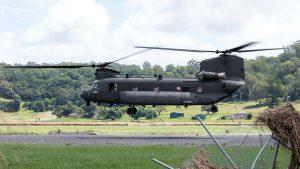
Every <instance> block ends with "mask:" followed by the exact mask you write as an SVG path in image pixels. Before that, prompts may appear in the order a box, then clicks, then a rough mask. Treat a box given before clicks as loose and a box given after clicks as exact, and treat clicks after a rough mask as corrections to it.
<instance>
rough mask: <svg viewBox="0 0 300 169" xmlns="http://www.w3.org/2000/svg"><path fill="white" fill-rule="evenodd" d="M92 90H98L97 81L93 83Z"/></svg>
mask: <svg viewBox="0 0 300 169" xmlns="http://www.w3.org/2000/svg"><path fill="white" fill-rule="evenodd" d="M92 88H93V89H98V88H99V81H94V83H93V85H92Z"/></svg>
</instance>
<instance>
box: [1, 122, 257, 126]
mask: <svg viewBox="0 0 300 169" xmlns="http://www.w3.org/2000/svg"><path fill="white" fill-rule="evenodd" d="M205 124H206V125H209V126H262V125H260V124H251V123H250V124H249V123H247V124H244V123H205ZM199 125H200V124H199V123H141V122H129V123H125V122H120V123H112V122H97V123H91V122H22V123H19V122H17V123H9V122H5V123H0V126H199Z"/></svg>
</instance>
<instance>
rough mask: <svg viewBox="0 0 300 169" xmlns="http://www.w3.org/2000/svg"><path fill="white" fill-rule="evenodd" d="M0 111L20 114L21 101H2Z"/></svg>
mask: <svg viewBox="0 0 300 169" xmlns="http://www.w3.org/2000/svg"><path fill="white" fill-rule="evenodd" d="M0 109H1V110H3V111H5V112H18V111H19V110H20V101H18V100H12V101H1V102H0Z"/></svg>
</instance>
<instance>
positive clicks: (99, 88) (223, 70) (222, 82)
mask: <svg viewBox="0 0 300 169" xmlns="http://www.w3.org/2000/svg"><path fill="white" fill-rule="evenodd" d="M253 44H256V42H250V43H247V44H244V45H240V46H237V47H235V48H231V49H227V50H193V49H176V48H162V47H144V46H136V48H144V49H145V50H142V51H139V52H136V53H134V54H131V55H128V56H126V57H123V58H120V59H117V60H114V61H111V62H105V63H103V64H98V65H95V64H92V65H49V66H45V65H41V66H6V68H72V69H73V68H82V67H92V68H97V69H96V72H95V81H94V83H93V85H92V87H91V88H90V89H89V90H87V91H83V92H81V94H80V96H81V97H82V98H83V99H84V100H85V102H86V105H87V106H89V105H90V103H91V102H95V103H97V104H98V105H100V104H101V103H108V104H110V105H114V104H126V105H129V107H128V109H127V114H129V115H132V114H136V113H137V109H136V108H135V106H136V105H143V106H144V105H153V106H155V105H184V106H188V105H211V108H210V110H211V112H217V111H218V107H217V106H216V105H215V103H217V102H219V101H221V100H223V99H224V98H226V97H229V96H231V95H232V93H233V92H234V91H236V90H237V89H238V88H240V87H241V86H243V85H245V74H244V71H245V70H244V60H243V58H241V57H239V56H236V55H233V54H232V53H243V52H255V51H265V50H280V49H284V48H267V49H251V50H242V49H244V48H246V47H249V46H251V45H253ZM154 49H157V50H172V51H183V52H198V53H199V52H210V53H216V54H220V55H219V56H218V57H214V58H211V59H205V60H203V61H201V62H200V70H199V72H198V73H197V74H196V76H195V78H165V77H163V75H160V74H159V75H154V76H153V77H130V76H129V75H128V74H126V76H121V75H120V72H118V71H115V70H112V69H109V68H107V66H108V65H110V64H112V63H115V62H117V61H120V60H123V59H126V58H129V57H132V56H135V55H137V54H141V53H143V52H146V51H149V50H154Z"/></svg>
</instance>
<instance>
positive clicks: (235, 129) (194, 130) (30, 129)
mask: <svg viewBox="0 0 300 169" xmlns="http://www.w3.org/2000/svg"><path fill="white" fill-rule="evenodd" d="M208 128H209V130H210V131H211V132H212V133H213V134H215V135H218V134H246V133H248V131H249V130H250V129H251V132H250V133H251V134H258V133H268V130H267V129H264V130H262V129H261V128H257V127H251V126H208ZM58 130H59V131H60V132H72V133H74V132H88V133H96V134H102V135H109V134H111V135H124V134H126V135H189V136H196V135H206V134H207V133H206V132H205V130H204V129H203V127H201V126H200V125H198V126H169V125H166V126H144V125H141V126H135V125H128V126H73V125H72V126H59V125H58V126H0V134H48V133H49V132H57V131H58Z"/></svg>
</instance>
